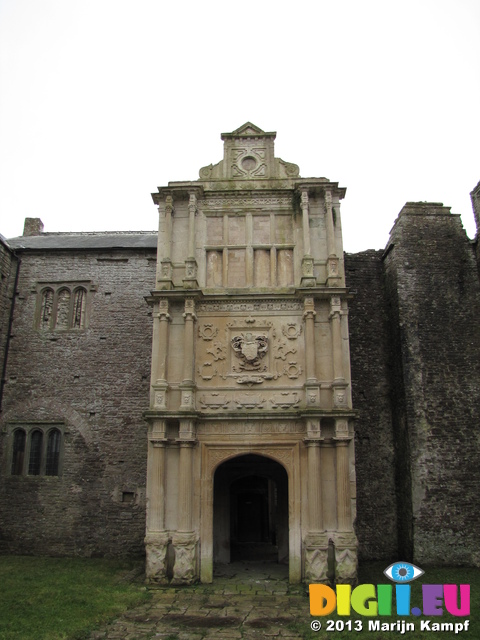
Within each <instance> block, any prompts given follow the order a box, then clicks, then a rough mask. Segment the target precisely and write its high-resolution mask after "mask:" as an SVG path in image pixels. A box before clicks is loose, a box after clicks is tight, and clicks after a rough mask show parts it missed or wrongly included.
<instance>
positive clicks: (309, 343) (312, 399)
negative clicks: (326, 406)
mask: <svg viewBox="0 0 480 640" xmlns="http://www.w3.org/2000/svg"><path fill="white" fill-rule="evenodd" d="M315 315H316V312H315V301H314V299H313V298H305V300H304V313H303V319H304V322H305V367H306V377H307V379H306V383H305V394H306V406H307V408H311V409H313V408H315V407H318V406H319V405H320V385H319V384H318V381H317V376H316V372H315Z"/></svg>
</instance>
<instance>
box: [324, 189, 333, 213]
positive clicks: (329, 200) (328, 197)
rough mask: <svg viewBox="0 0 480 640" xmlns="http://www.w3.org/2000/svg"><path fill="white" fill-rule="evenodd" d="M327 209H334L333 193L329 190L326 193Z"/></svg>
mask: <svg viewBox="0 0 480 640" xmlns="http://www.w3.org/2000/svg"><path fill="white" fill-rule="evenodd" d="M325 207H326V209H327V211H328V210H329V209H331V208H332V192H331V191H329V190H328V189H327V190H326V191H325Z"/></svg>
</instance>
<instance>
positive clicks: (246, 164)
mask: <svg viewBox="0 0 480 640" xmlns="http://www.w3.org/2000/svg"><path fill="white" fill-rule="evenodd" d="M256 166H257V161H256V160H255V158H252V156H246V157H245V158H243V160H242V169H244V170H245V171H253V169H255V167H256Z"/></svg>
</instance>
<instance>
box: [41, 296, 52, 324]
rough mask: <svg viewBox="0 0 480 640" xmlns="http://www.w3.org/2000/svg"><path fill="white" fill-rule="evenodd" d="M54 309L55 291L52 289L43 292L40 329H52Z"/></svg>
mask: <svg viewBox="0 0 480 640" xmlns="http://www.w3.org/2000/svg"><path fill="white" fill-rule="evenodd" d="M52 309H53V291H52V289H44V291H43V292H42V310H41V317H40V328H41V329H49V328H50V318H51V317H52Z"/></svg>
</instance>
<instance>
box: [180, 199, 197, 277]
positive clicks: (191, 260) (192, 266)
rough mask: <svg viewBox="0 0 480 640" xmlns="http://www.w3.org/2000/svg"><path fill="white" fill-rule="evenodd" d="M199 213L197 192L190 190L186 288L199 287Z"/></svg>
mask: <svg viewBox="0 0 480 640" xmlns="http://www.w3.org/2000/svg"><path fill="white" fill-rule="evenodd" d="M196 215H197V193H196V191H195V190H193V191H190V192H189V201H188V255H187V258H186V259H185V278H184V279H183V286H184V288H185V289H198V282H197V260H196V258H195V216H196Z"/></svg>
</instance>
